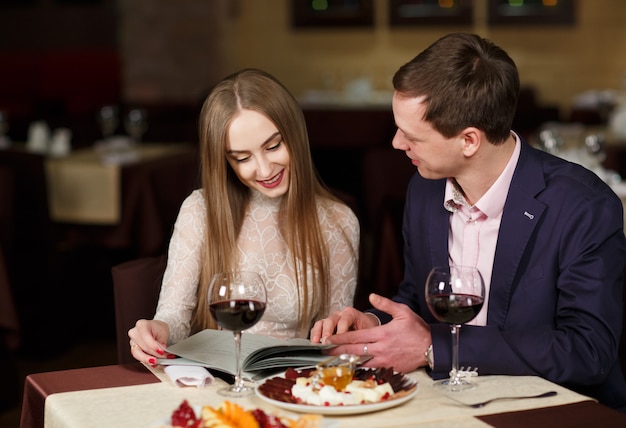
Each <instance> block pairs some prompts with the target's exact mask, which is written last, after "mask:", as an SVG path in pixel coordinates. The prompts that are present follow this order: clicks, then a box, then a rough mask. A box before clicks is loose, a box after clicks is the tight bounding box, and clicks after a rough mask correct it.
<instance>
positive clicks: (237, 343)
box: [233, 331, 243, 391]
mask: <svg viewBox="0 0 626 428" xmlns="http://www.w3.org/2000/svg"><path fill="white" fill-rule="evenodd" d="M233 334H234V336H235V364H236V365H235V385H234V386H233V389H234V390H236V391H240V390H241V389H242V388H243V379H242V378H241V332H240V331H235V332H233Z"/></svg>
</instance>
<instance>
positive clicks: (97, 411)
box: [44, 369, 589, 428]
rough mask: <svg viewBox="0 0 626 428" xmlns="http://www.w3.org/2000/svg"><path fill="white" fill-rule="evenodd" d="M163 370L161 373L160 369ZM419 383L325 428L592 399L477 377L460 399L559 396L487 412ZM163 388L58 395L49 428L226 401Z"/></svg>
mask: <svg viewBox="0 0 626 428" xmlns="http://www.w3.org/2000/svg"><path fill="white" fill-rule="evenodd" d="M157 370H160V369H157ZM409 376H410V377H412V378H414V379H416V380H417V381H418V382H419V391H418V394H417V396H416V397H415V398H413V399H412V400H411V401H409V402H407V403H405V404H402V405H400V406H398V407H394V408H390V409H387V410H382V411H379V412H375V413H368V414H363V415H350V416H334V417H328V416H325V417H324V423H323V425H322V426H323V427H337V428H340V427H351V428H352V427H359V428H367V427H376V428H379V427H388V426H393V427H408V426H411V427H415V426H422V427H425V426H429V427H438V426H442V427H443V426H446V427H449V426H462V427H485V426H487V425H486V424H485V423H483V422H481V421H480V420H478V419H475V418H473V416H476V415H483V414H492V413H500V412H509V411H516V410H526V409H532V408H538V407H548V406H557V405H562V404H568V403H575V402H580V401H584V400H589V397H585V396H583V395H580V394H577V393H575V392H572V391H570V390H568V389H565V388H563V387H560V386H558V385H555V384H553V383H551V382H548V381H546V380H544V379H542V378H539V377H532V376H531V377H526V376H519V377H517V376H515V377H513V376H483V377H481V376H479V377H477V378H473V380H475V381H476V382H478V383H479V384H480V385H479V387H478V388H476V389H474V390H472V391H469V392H464V393H457V394H459V395H457V396H458V397H459V398H461V399H465V400H468V401H472V402H473V401H474V400H477V401H479V400H481V399H482V398H485V397H488V396H492V395H499V394H507V395H516V394H519V395H522V394H526V393H541V392H546V391H557V392H558V394H557V395H556V396H554V397H549V398H539V399H525V400H504V401H498V402H494V403H491V404H489V405H487V406H485V407H483V408H479V409H473V408H470V407H465V406H462V405H460V404H458V403H457V402H455V401H452V400H450V399H449V398H447V397H446V396H445V395H443V394H442V393H441V392H440V391H439V390H436V389H434V388H433V381H432V380H431V379H430V377H429V376H428V375H427V374H426V373H425V372H424V371H423V370H418V371H415V372H413V373H410V374H409ZM160 377H161V379H162V382H161V383H157V384H148V385H137V386H128V387H119V388H108V389H97V390H87V391H75V392H65V393H58V394H52V395H50V396H48V398H47V399H46V405H45V419H44V421H45V427H46V428H61V427H65V428H70V427H72V428H88V427H99V428H100V427H129V428H137V427H155V428H156V427H159V426H166V425H167V424H168V422H169V417H170V415H171V413H172V411H173V410H174V409H175V408H177V407H178V406H179V405H180V403H181V402H182V401H183V400H184V399H186V400H188V401H189V403H190V404H191V405H192V406H197V407H198V408H200V407H201V406H203V405H211V406H214V407H217V406H218V405H219V404H220V403H222V402H223V401H225V399H224V398H223V397H221V396H219V395H217V393H216V389H217V388H218V387H221V386H223V382H222V381H220V380H219V379H217V380H216V383H215V384H214V385H211V386H209V387H206V388H203V389H198V388H182V387H178V386H175V385H174V384H173V383H172V382H171V381H170V380H169V378H167V377H166V376H164V375H161V374H160ZM230 401H233V402H236V403H237V404H239V405H240V406H242V407H244V408H245V409H248V410H249V409H254V408H262V409H264V410H265V411H270V412H273V413H276V414H283V415H286V416H289V417H294V416H295V417H297V416H298V415H297V414H294V413H290V412H287V411H285V410H282V409H280V408H278V407H274V406H272V405H269V404H267V403H265V402H264V401H262V400H261V399H260V398H258V397H256V396H252V397H250V398H244V399H230Z"/></svg>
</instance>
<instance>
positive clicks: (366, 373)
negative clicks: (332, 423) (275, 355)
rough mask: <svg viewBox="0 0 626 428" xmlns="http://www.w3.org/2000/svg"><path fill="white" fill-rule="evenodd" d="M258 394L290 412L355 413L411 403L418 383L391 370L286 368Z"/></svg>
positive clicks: (265, 384) (259, 387) (259, 388)
mask: <svg viewBox="0 0 626 428" xmlns="http://www.w3.org/2000/svg"><path fill="white" fill-rule="evenodd" d="M346 372H347V373H348V375H346ZM348 376H349V377H348ZM257 394H258V396H259V397H260V398H262V399H263V400H265V401H267V402H269V403H271V404H274V405H276V406H279V407H282V408H285V409H287V410H291V411H297V412H307V413H320V414H329V415H333V414H335V415H341V414H355V413H365V412H370V411H376V410H382V409H386V408H389V407H393V406H396V405H399V404H402V403H404V402H406V401H408V400H410V399H411V398H413V397H414V396H415V394H417V382H415V381H414V380H412V379H410V378H408V377H407V376H405V375H404V374H402V373H398V372H394V370H393V369H392V368H377V369H372V368H364V367H358V368H356V369H353V370H352V371H350V370H349V369H345V368H343V367H341V366H338V367H333V368H332V369H330V368H329V369H324V370H320V368H319V367H316V368H309V369H299V370H298V369H288V370H287V371H286V372H285V373H284V375H282V376H275V377H272V378H269V379H267V380H266V381H265V382H264V383H263V384H261V385H259V386H258V387H257Z"/></svg>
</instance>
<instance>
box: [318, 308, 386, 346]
mask: <svg viewBox="0 0 626 428" xmlns="http://www.w3.org/2000/svg"><path fill="white" fill-rule="evenodd" d="M377 325H380V321H379V320H378V318H377V317H376V315H374V314H369V313H365V312H361V311H359V310H358V309H354V308H353V307H352V306H350V307H347V308H343V309H342V310H340V311H337V312H334V313H332V314H331V315H329V316H328V318H324V319H322V320H319V321H317V322H316V323H315V324H314V325H313V328H312V329H311V334H310V338H311V342H313V343H325V342H326V339H327V338H328V337H330V336H332V335H333V334H338V333H345V332H346V331H350V330H361V329H366V328H372V327H375V326H377Z"/></svg>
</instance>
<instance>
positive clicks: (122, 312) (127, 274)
mask: <svg viewBox="0 0 626 428" xmlns="http://www.w3.org/2000/svg"><path fill="white" fill-rule="evenodd" d="M165 265H166V257H165V256H157V257H143V258H139V259H135V260H130V261H127V262H124V263H121V264H118V265H116V266H113V267H112V268H111V274H112V276H113V295H114V302H115V331H116V337H117V358H118V362H119V363H120V364H125V363H131V362H133V361H135V359H134V357H133V356H132V355H131V353H130V347H129V345H128V330H130V329H131V328H132V327H133V326H134V325H135V322H136V321H137V320H138V319H142V318H145V319H152V317H153V316H154V313H155V311H156V306H157V302H158V300H159V292H160V290H161V282H162V280H163V273H164V271H165Z"/></svg>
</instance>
